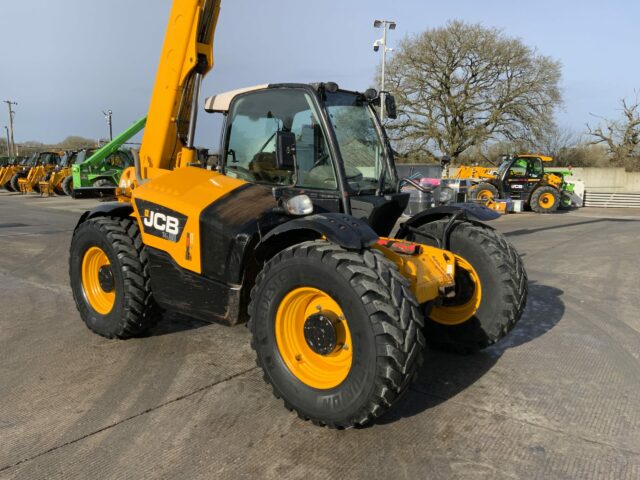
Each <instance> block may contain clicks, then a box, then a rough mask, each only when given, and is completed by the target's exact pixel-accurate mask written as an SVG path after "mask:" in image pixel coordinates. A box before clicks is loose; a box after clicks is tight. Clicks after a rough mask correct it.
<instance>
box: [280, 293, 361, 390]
mask: <svg viewBox="0 0 640 480" xmlns="http://www.w3.org/2000/svg"><path fill="white" fill-rule="evenodd" d="M318 313H322V314H325V315H327V316H328V317H331V318H335V319H337V322H336V323H335V325H334V328H335V333H336V347H335V349H334V350H333V351H332V352H331V353H328V354H326V355H320V354H318V353H316V352H314V351H313V350H312V349H311V347H310V346H309V344H308V343H307V340H306V338H305V334H304V327H305V322H306V321H307V319H308V318H309V317H310V316H311V315H314V314H318ZM275 333H276V343H277V345H278V350H279V352H280V355H281V356H282V359H283V360H284V362H285V364H286V365H287V367H288V368H289V371H291V373H292V374H293V375H294V376H295V377H296V378H297V379H298V380H300V381H301V382H302V383H304V384H305V385H307V386H309V387H312V388H317V389H321V390H326V389H329V388H334V387H336V386H338V385H340V384H341V383H342V382H343V381H344V379H345V378H347V375H348V374H349V371H350V370H351V361H352V357H353V344H352V343H351V333H350V332H349V326H348V324H347V320H346V318H345V317H344V314H343V313H342V309H341V308H340V306H339V305H338V303H337V302H336V301H335V300H334V299H333V298H332V297H331V296H330V295H328V294H327V293H325V292H323V291H322V290H318V289H317V288H311V287H300V288H296V289H294V290H292V291H291V292H289V293H288V294H287V295H286V296H285V297H284V298H283V299H282V301H281V302H280V306H279V307H278V311H277V313H276V320H275Z"/></svg>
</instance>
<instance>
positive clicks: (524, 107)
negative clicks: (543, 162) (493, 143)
mask: <svg viewBox="0 0 640 480" xmlns="http://www.w3.org/2000/svg"><path fill="white" fill-rule="evenodd" d="M560 77H561V66H560V63H559V62H557V61H555V60H553V59H551V58H549V57H545V56H542V55H539V54H538V53H537V52H536V51H535V49H532V48H530V47H528V46H526V45H524V44H523V43H522V41H521V40H519V39H516V38H508V37H507V36H505V35H504V34H503V33H502V32H501V31H500V30H497V29H493V28H486V27H483V26H482V25H472V24H468V23H464V22H460V21H454V22H450V23H449V24H447V26H445V27H443V28H437V29H434V30H428V31H426V32H424V33H422V34H420V35H418V36H413V37H408V38H406V39H405V40H403V41H402V42H401V44H400V46H399V48H398V49H397V53H396V54H395V55H394V56H393V58H392V59H391V61H390V62H389V65H388V84H387V85H388V89H389V90H390V92H391V93H393V94H394V95H395V96H396V100H397V102H398V109H399V118H398V120H397V121H395V122H391V123H390V125H389V131H390V134H391V137H392V139H394V140H395V142H396V143H395V145H396V149H398V150H399V151H401V152H403V153H406V154H412V153H421V154H422V155H427V156H430V157H435V156H436V155H438V154H447V155H449V156H450V157H452V158H454V159H455V158H457V157H458V156H459V155H460V154H462V153H463V152H464V151H465V150H467V149H468V148H469V147H472V146H479V145H482V144H483V143H485V142H487V141H488V140H514V139H521V138H536V137H540V136H542V135H543V134H544V133H545V132H546V131H547V130H548V129H549V128H550V127H553V125H554V122H553V112H554V109H555V107H556V106H558V105H559V104H560V103H561V94H560V88H559V86H558V85H559V82H560Z"/></svg>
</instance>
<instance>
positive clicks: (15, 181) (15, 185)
mask: <svg viewBox="0 0 640 480" xmlns="http://www.w3.org/2000/svg"><path fill="white" fill-rule="evenodd" d="M21 178H22V175H20V174H19V173H16V174H15V175H13V177H11V180H9V187H11V190H9V191H10V192H19V191H20V179H21Z"/></svg>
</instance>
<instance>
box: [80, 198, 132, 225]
mask: <svg viewBox="0 0 640 480" xmlns="http://www.w3.org/2000/svg"><path fill="white" fill-rule="evenodd" d="M131 213H133V207H132V206H131V204H129V203H122V202H105V203H101V204H100V205H98V206H97V207H95V208H92V209H91V210H87V211H86V212H84V213H83V214H82V216H81V217H80V220H78V223H77V224H76V228H78V226H79V225H80V224H82V223H84V222H86V221H87V220H89V219H90V218H94V217H106V216H113V217H122V218H125V217H128V216H129V215H131Z"/></svg>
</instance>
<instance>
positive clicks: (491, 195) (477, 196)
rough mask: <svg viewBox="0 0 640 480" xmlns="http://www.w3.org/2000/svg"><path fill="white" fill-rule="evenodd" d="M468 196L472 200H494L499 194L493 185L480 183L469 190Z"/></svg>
mask: <svg viewBox="0 0 640 480" xmlns="http://www.w3.org/2000/svg"><path fill="white" fill-rule="evenodd" d="M469 196H470V197H471V199H472V200H495V199H496V198H498V197H499V196H500V194H499V193H498V189H497V188H496V186H495V185H492V184H490V183H487V182H481V183H479V184H477V185H474V186H473V187H471V188H470V189H469Z"/></svg>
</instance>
